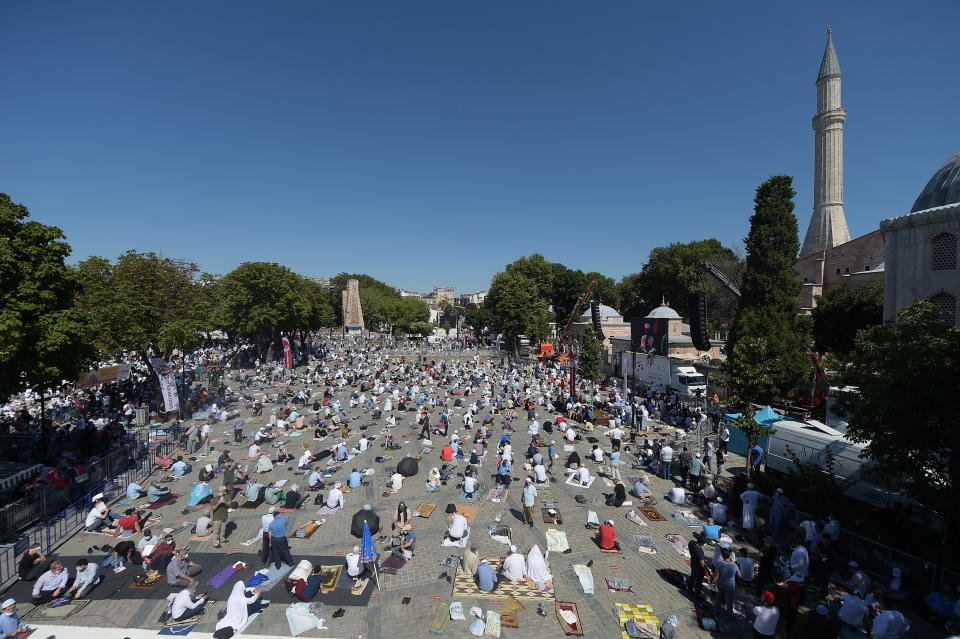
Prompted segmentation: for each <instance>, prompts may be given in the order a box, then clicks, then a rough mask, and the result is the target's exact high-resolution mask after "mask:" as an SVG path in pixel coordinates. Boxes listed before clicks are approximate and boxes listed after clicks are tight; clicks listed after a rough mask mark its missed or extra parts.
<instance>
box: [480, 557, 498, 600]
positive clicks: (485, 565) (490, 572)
mask: <svg viewBox="0 0 960 639" xmlns="http://www.w3.org/2000/svg"><path fill="white" fill-rule="evenodd" d="M477 587H478V588H479V589H480V590H482V591H484V592H493V590H494V589H495V588H496V587H497V572H496V571H495V570H494V569H493V567H492V566H491V565H490V562H488V561H487V560H486V559H481V560H480V565H479V566H477Z"/></svg>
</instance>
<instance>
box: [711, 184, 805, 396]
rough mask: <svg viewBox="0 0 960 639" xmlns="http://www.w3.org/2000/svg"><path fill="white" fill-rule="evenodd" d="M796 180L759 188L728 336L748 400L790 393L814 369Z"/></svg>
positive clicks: (735, 379) (732, 363)
mask: <svg viewBox="0 0 960 639" xmlns="http://www.w3.org/2000/svg"><path fill="white" fill-rule="evenodd" d="M792 182H793V180H792V178H790V177H789V176H786V175H775V176H773V177H771V178H770V179H768V180H767V181H766V182H764V183H763V184H761V185H760V186H759V187H758V188H757V194H756V198H755V199H754V214H753V216H752V217H751V218H750V233H749V234H748V235H747V239H746V248H747V258H746V265H745V268H744V272H743V286H742V294H743V296H742V298H741V300H740V305H739V306H738V307H737V316H736V321H735V323H734V325H733V330H732V331H731V332H730V337H729V339H728V341H727V352H728V357H727V363H726V371H727V373H728V374H729V377H730V382H731V385H732V386H733V388H734V389H735V391H736V392H737V393H738V394H739V395H741V396H742V397H744V399H746V400H750V401H754V402H757V403H760V404H767V403H769V402H770V400H772V399H773V398H774V397H776V396H778V395H780V396H784V395H786V394H787V393H788V391H790V390H792V389H793V388H795V387H796V385H797V383H798V382H800V381H801V380H802V379H803V378H804V376H806V375H808V374H809V371H810V360H809V358H808V356H807V355H806V353H805V349H806V348H807V346H808V344H809V342H810V337H809V318H808V317H803V316H801V315H800V301H799V294H800V289H801V288H802V286H803V283H802V282H801V281H800V278H799V276H798V275H797V271H796V269H795V268H794V263H795V261H796V256H797V252H798V251H799V241H798V239H797V218H796V217H795V216H794V215H793V199H792V198H793V196H794V195H795V193H794V191H793V187H792ZM744 340H751V343H749V344H743V341H744Z"/></svg>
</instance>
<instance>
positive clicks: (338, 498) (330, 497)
mask: <svg viewBox="0 0 960 639" xmlns="http://www.w3.org/2000/svg"><path fill="white" fill-rule="evenodd" d="M341 486H343V484H342V483H340V482H337V483H335V484H334V485H333V488H331V489H330V492H329V493H327V503H326V506H327V508H331V509H334V510H336V509H339V508H343V491H342V490H340V487H341Z"/></svg>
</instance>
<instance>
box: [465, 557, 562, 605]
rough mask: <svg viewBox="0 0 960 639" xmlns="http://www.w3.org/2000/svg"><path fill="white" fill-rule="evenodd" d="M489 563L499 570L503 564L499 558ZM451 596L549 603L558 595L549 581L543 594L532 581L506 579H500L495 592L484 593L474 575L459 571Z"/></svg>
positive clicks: (491, 558)
mask: <svg viewBox="0 0 960 639" xmlns="http://www.w3.org/2000/svg"><path fill="white" fill-rule="evenodd" d="M487 561H489V562H490V565H491V566H495V567H496V568H497V569H498V570H499V566H500V564H501V563H502V560H501V559H500V558H499V557H488V558H487ZM451 596H452V597H453V598H454V599H502V598H504V597H509V596H513V597H515V598H517V599H529V600H534V601H549V600H552V599H555V598H556V594H555V593H554V591H553V581H548V582H547V590H546V592H541V591H540V590H539V589H538V588H537V585H536V584H535V583H533V581H531V580H530V579H521V580H519V581H507V580H506V579H503V578H500V581H498V582H497V587H496V588H494V589H493V592H484V591H483V590H480V588H479V587H478V586H477V584H476V583H475V582H474V581H473V575H465V574H463V573H462V572H460V571H457V575H456V577H455V579H454V581H453V594H452V595H451Z"/></svg>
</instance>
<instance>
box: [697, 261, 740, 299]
mask: <svg viewBox="0 0 960 639" xmlns="http://www.w3.org/2000/svg"><path fill="white" fill-rule="evenodd" d="M700 266H702V267H703V270H705V271H706V272H707V273H709V274H710V275H712V276H713V277H714V279H716V280H717V281H718V282H720V283H721V284H723V286H724V287H725V288H726V289H727V290H728V291H730V293H731V294H732V295H733V296H734V297H736V298H737V299H740V298H741V297H743V295H741V294H740V289H739V288H738V287H737V285H736V284H734V283H733V282H732V281H730V278H728V277H727V276H726V275H724V274H723V272H722V271H721V270H720V269H718V268H717V267H716V266H714V265H713V264H711V263H710V262H700Z"/></svg>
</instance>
